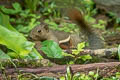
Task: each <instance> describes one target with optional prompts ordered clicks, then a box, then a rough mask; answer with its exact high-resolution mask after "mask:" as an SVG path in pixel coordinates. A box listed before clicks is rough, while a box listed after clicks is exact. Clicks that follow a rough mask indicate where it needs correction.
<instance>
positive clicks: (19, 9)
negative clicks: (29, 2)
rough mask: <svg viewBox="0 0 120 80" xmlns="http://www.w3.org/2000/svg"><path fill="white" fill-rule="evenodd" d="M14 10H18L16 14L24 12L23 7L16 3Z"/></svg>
mask: <svg viewBox="0 0 120 80" xmlns="http://www.w3.org/2000/svg"><path fill="white" fill-rule="evenodd" d="M12 6H13V8H14V9H15V10H16V12H21V11H22V7H21V6H20V4H19V3H17V2H15V3H13V4H12Z"/></svg>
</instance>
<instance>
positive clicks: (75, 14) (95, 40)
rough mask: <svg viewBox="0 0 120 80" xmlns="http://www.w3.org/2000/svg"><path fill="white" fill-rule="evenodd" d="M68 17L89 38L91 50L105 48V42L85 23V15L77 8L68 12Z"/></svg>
mask: <svg viewBox="0 0 120 80" xmlns="http://www.w3.org/2000/svg"><path fill="white" fill-rule="evenodd" d="M68 17H69V18H70V19H71V20H72V21H74V22H75V23H76V24H77V25H78V26H79V28H80V29H81V31H83V33H84V34H85V35H86V36H87V37H88V43H89V46H90V49H100V48H103V47H104V41H103V40H102V39H101V38H100V36H99V35H97V34H96V33H95V32H93V30H92V27H91V26H90V25H89V24H88V22H86V21H85V19H84V16H83V14H82V13H81V12H80V11H79V10H77V9H76V8H71V9H69V10H68Z"/></svg>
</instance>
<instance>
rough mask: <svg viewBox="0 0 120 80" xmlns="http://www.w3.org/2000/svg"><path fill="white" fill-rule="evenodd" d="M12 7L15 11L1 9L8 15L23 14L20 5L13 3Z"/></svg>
mask: <svg viewBox="0 0 120 80" xmlns="http://www.w3.org/2000/svg"><path fill="white" fill-rule="evenodd" d="M12 6H13V8H14V9H7V8H5V7H4V6H0V9H1V10H2V11H3V12H4V13H6V14H17V13H19V12H21V10H22V8H21V6H20V4H19V3H13V4H12Z"/></svg>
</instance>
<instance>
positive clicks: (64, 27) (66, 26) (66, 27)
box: [44, 19, 76, 33]
mask: <svg viewBox="0 0 120 80" xmlns="http://www.w3.org/2000/svg"><path fill="white" fill-rule="evenodd" d="M44 22H45V23H47V24H48V25H49V28H51V29H53V30H58V31H65V32H71V33H73V31H75V29H76V25H75V24H73V23H66V22H60V23H62V24H59V25H58V24H56V23H55V22H54V21H50V20H48V19H46V20H45V21H44Z"/></svg>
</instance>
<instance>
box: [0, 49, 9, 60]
mask: <svg viewBox="0 0 120 80" xmlns="http://www.w3.org/2000/svg"><path fill="white" fill-rule="evenodd" d="M0 59H11V58H10V57H9V56H8V55H7V54H5V53H4V52H3V51H2V50H1V49H0Z"/></svg>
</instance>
